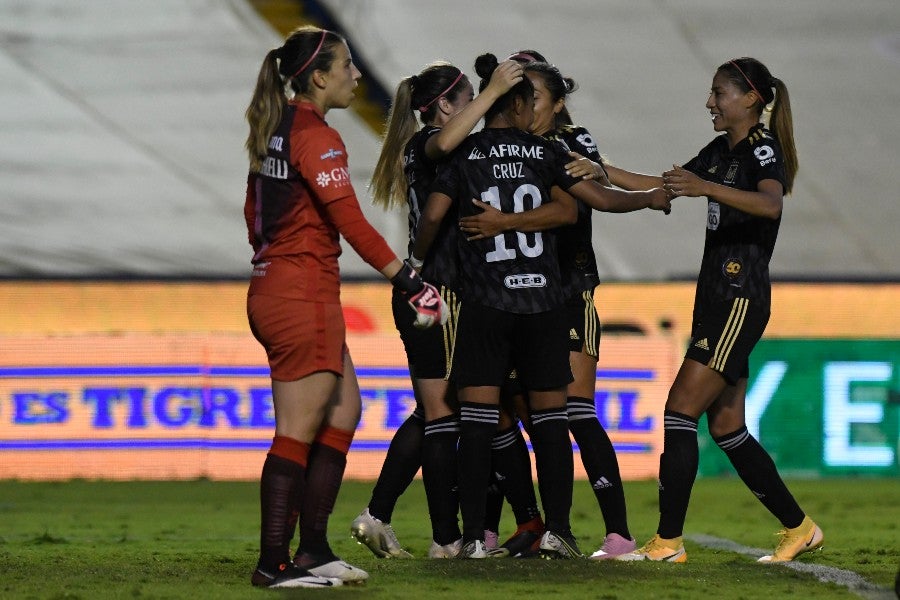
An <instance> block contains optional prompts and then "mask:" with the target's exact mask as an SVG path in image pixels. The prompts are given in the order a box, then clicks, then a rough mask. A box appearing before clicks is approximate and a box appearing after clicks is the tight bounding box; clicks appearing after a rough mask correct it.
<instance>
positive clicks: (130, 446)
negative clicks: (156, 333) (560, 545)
mask: <svg viewBox="0 0 900 600" xmlns="http://www.w3.org/2000/svg"><path fill="white" fill-rule="evenodd" d="M271 444H272V442H271V440H210V439H203V438H183V439H160V438H147V439H140V438H138V439H111V440H73V439H61V440H52V439H47V440H14V441H13V440H0V452H2V451H4V450H6V451H15V450H29V451H34V450H195V449H212V450H265V449H267V448H269V446H271ZM390 444H391V443H390V441H389V440H388V441H382V440H354V442H353V444H352V446H351V449H353V450H357V451H363V452H365V451H379V450H387V449H388V446H390ZM528 447H529V449H531V445H530V444H529V445H528ZM613 447H614V448H615V450H616V452H624V453H627V454H645V453H647V452H650V450H651V448H650V445H649V444H635V443H629V444H613ZM574 449H575V450H577V449H578V447H577V446H575V447H574Z"/></svg>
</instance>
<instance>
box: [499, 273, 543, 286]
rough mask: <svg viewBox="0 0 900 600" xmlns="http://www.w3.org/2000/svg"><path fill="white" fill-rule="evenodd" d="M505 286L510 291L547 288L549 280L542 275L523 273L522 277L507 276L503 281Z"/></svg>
mask: <svg viewBox="0 0 900 600" xmlns="http://www.w3.org/2000/svg"><path fill="white" fill-rule="evenodd" d="M503 285H505V286H506V287H507V289H510V290H517V289H522V288H538V287H546V286H547V278H546V277H544V276H543V275H541V274H540V273H522V274H520V275H507V276H506V277H505V278H504V279H503Z"/></svg>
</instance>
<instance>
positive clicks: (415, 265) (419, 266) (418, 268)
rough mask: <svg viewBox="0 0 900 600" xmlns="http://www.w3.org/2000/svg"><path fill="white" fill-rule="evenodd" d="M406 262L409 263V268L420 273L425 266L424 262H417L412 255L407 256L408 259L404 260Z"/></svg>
mask: <svg viewBox="0 0 900 600" xmlns="http://www.w3.org/2000/svg"><path fill="white" fill-rule="evenodd" d="M406 262H408V263H409V266H411V267H412V268H413V269H415V270H416V271H421V270H422V265H424V264H425V261H424V260H419V259H418V258H416V257H415V256H413V255H412V254H410V255H409V258H407V259H406Z"/></svg>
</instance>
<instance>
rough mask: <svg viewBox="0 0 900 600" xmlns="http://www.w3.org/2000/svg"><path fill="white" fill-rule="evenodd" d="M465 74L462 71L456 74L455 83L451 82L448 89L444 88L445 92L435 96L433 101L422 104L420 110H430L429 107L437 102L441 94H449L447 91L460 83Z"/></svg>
mask: <svg viewBox="0 0 900 600" xmlns="http://www.w3.org/2000/svg"><path fill="white" fill-rule="evenodd" d="M463 75H464V73H463V72H462V71H460V72H459V75H457V76H456V79H454V80H453V83H451V84H450V86H449V87H448V88H447V89H446V90H444V91H443V92H441V93H440V94H438V95H437V96H435V97H434V99H433V100H432V101H431V102H429V103H428V104H425V105H424V106H420V107H419V112H425V111H426V110H428V107H429V106H431V105H432V104H434V103H435V102H437V101H438V99H439V98H440V97H441V96H444V95H445V94H447V92H449V91H450V90H452V89H453V88H454V87H455V86H456V84H457V83H459V80H460V79H462V78H463Z"/></svg>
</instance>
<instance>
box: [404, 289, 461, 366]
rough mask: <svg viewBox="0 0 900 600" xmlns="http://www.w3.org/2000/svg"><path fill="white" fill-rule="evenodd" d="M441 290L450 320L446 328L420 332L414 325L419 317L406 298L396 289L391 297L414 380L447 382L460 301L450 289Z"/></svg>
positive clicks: (439, 327) (432, 328)
mask: <svg viewBox="0 0 900 600" xmlns="http://www.w3.org/2000/svg"><path fill="white" fill-rule="evenodd" d="M439 289H440V292H441V297H442V298H443V299H444V302H446V303H447V308H449V309H450V317H449V318H448V319H447V323H446V324H445V325H444V326H443V327H442V326H440V325H434V326H433V327H429V328H428V329H418V328H417V327H415V326H414V325H413V321H415V319H416V315H415V313H413V311H412V309H411V308H410V306H409V303H408V302H407V301H406V298H404V297H403V296H401V295H400V293H399V292H398V291H397V290H394V293H393V295H392V296H391V310H392V311H393V313H394V326H396V327H397V331H399V332H400V339H401V340H402V341H403V348H404V349H405V350H406V360H407V362H408V363H409V375H410V377H412V378H413V379H447V378H448V376H449V374H450V361H451V360H452V358H453V345H454V342H455V338H456V321H457V316H458V315H459V301H458V300H457V298H456V294H455V293H454V292H453V291H452V290H450V289H449V288H446V287H443V286H441V287H440V288H439Z"/></svg>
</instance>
